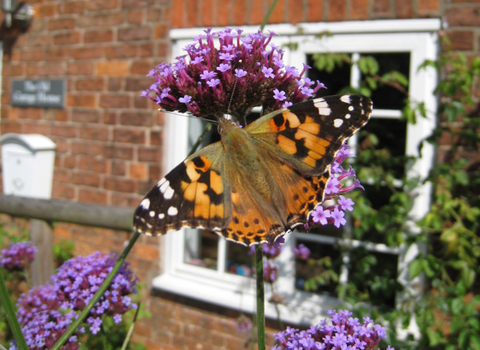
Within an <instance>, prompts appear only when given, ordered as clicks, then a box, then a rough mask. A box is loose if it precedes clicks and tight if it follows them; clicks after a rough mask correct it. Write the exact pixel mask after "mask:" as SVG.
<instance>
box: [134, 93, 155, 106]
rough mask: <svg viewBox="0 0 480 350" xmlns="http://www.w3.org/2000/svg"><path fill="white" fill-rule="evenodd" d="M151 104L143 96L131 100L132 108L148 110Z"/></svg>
mask: <svg viewBox="0 0 480 350" xmlns="http://www.w3.org/2000/svg"><path fill="white" fill-rule="evenodd" d="M151 103H153V102H151V101H150V100H149V99H147V98H145V97H143V96H135V97H134V98H133V107H134V108H141V109H146V108H149V107H150V105H151Z"/></svg>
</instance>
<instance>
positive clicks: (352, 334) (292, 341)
mask: <svg viewBox="0 0 480 350" xmlns="http://www.w3.org/2000/svg"><path fill="white" fill-rule="evenodd" d="M328 314H329V315H330V317H331V321H332V324H327V322H326V321H327V320H326V319H324V320H323V321H321V322H320V323H319V324H317V325H314V326H312V327H310V329H308V330H304V331H299V330H298V329H294V328H290V327H287V329H286V330H285V331H283V332H279V333H277V334H276V335H275V340H277V342H278V344H277V345H276V346H274V347H272V350H290V349H291V350H294V349H295V350H341V349H342V350H343V349H347V350H356V349H359V350H374V349H377V345H378V343H379V342H380V340H381V339H382V338H385V337H386V332H385V329H384V328H383V327H382V326H380V325H378V324H374V323H373V321H372V320H371V319H370V318H368V317H364V318H363V322H359V320H358V318H353V317H351V316H352V313H351V312H349V311H348V310H340V311H339V312H338V313H337V312H336V311H328ZM387 350H394V348H392V347H390V346H388V348H387Z"/></svg>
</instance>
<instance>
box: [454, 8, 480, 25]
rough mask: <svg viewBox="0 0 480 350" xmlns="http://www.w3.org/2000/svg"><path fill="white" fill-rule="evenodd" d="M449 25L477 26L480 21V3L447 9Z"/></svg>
mask: <svg viewBox="0 0 480 350" xmlns="http://www.w3.org/2000/svg"><path fill="white" fill-rule="evenodd" d="M445 18H446V22H447V23H448V25H449V27H450V28H452V27H455V26H477V25H478V23H480V4H478V5H466V6H462V7H452V8H448V9H447V10H446V11H445Z"/></svg>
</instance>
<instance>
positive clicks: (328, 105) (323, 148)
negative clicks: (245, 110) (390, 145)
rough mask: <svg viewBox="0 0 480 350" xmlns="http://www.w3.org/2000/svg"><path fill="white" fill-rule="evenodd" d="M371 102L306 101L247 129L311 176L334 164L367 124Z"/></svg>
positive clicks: (348, 98) (342, 98)
mask: <svg viewBox="0 0 480 350" xmlns="http://www.w3.org/2000/svg"><path fill="white" fill-rule="evenodd" d="M371 112H372V103H371V101H370V99H368V98H366V97H363V96H360V95H336V96H328V97H323V98H316V99H314V100H310V101H306V102H303V103H299V104H296V105H293V106H291V107H289V108H288V109H284V110H280V111H276V112H273V113H270V114H268V115H266V116H264V117H262V118H260V119H258V120H256V121H255V122H254V123H252V124H250V125H249V126H248V127H247V129H246V130H247V131H248V132H249V133H250V134H251V135H252V138H253V139H254V140H256V141H257V142H258V144H259V147H263V148H266V149H269V150H270V151H271V152H273V154H275V155H276V156H277V157H279V158H280V159H282V160H283V161H285V162H287V164H290V165H291V166H293V167H294V168H295V169H297V170H298V171H300V172H301V173H303V174H307V175H320V174H322V173H324V172H325V171H326V169H327V168H328V166H329V165H330V164H332V162H333V160H334V157H335V154H336V153H337V151H338V150H339V149H340V148H341V147H342V145H343V143H344V142H345V140H346V139H348V138H349V137H350V136H352V135H353V134H354V133H355V132H356V131H357V130H358V129H360V128H361V127H362V126H363V125H365V124H366V123H367V121H368V119H369V118H370V114H371Z"/></svg>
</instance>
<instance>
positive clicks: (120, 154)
mask: <svg viewBox="0 0 480 350" xmlns="http://www.w3.org/2000/svg"><path fill="white" fill-rule="evenodd" d="M103 154H104V157H105V158H116V159H123V160H132V159H133V147H129V146H119V145H115V146H105V150H104V153H103Z"/></svg>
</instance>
